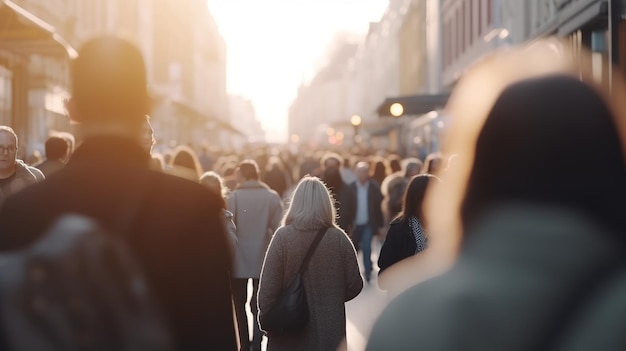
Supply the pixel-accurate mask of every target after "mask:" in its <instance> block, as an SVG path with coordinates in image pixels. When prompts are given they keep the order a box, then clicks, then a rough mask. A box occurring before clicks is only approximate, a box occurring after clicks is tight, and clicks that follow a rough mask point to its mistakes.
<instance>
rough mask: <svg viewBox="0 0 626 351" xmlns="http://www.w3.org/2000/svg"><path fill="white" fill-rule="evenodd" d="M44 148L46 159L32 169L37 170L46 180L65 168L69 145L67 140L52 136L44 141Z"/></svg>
mask: <svg viewBox="0 0 626 351" xmlns="http://www.w3.org/2000/svg"><path fill="white" fill-rule="evenodd" d="M45 148H46V159H45V160H44V161H43V162H41V163H39V164H37V165H34V167H35V168H38V169H39V170H40V171H41V172H42V173H43V174H44V176H45V177H46V178H47V177H49V176H50V175H51V174H52V173H55V172H56V171H58V170H60V169H61V168H63V167H64V166H65V160H67V159H68V155H69V154H70V144H69V143H68V142H67V140H65V139H63V138H61V137H58V136H54V135H53V136H51V137H49V138H48V140H46V144H45Z"/></svg>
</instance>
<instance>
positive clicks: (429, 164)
mask: <svg viewBox="0 0 626 351" xmlns="http://www.w3.org/2000/svg"><path fill="white" fill-rule="evenodd" d="M442 161H443V160H442V157H441V154H440V153H438V152H434V153H432V154H429V155H428V156H426V160H425V161H424V164H425V170H424V172H426V173H430V174H437V173H438V172H439V169H440V168H441V163H442Z"/></svg>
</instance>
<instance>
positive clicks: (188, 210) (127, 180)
mask: <svg viewBox="0 0 626 351" xmlns="http://www.w3.org/2000/svg"><path fill="white" fill-rule="evenodd" d="M148 162H149V156H148V154H147V153H146V152H145V151H143V149H142V148H141V147H140V146H139V145H138V144H136V143H135V142H133V141H131V140H129V139H125V138H119V137H97V138H91V139H87V140H85V142H84V143H83V144H82V145H81V146H80V147H79V148H78V149H77V150H76V152H75V154H74V155H73V157H72V159H71V160H70V161H69V163H68V164H67V166H66V167H65V168H63V169H62V170H60V171H58V172H57V173H55V174H53V175H52V176H50V177H49V178H48V179H46V180H45V181H43V182H40V183H37V184H35V185H33V186H31V187H28V188H26V189H25V190H23V191H22V192H20V193H18V194H16V195H14V196H12V197H10V198H9V199H8V200H7V201H6V203H5V204H4V206H3V207H2V209H1V211H0V251H7V250H16V249H20V248H25V247H27V246H28V245H29V244H32V243H33V242H34V241H35V240H37V239H38V238H39V237H40V236H41V234H42V233H43V232H45V230H46V229H47V228H48V227H49V226H50V225H51V224H52V223H53V221H54V220H55V219H57V218H58V217H59V216H61V215H63V214H66V213H78V214H83V215H87V216H90V217H92V218H94V219H96V220H97V221H99V222H100V224H101V225H102V226H103V227H104V228H105V229H108V230H110V231H112V232H113V233H120V232H124V231H125V230H124V228H119V226H121V225H122V224H121V223H124V222H125V220H124V219H123V217H124V216H128V215H129V214H130V215H131V218H132V220H131V221H130V222H129V226H131V227H133V229H132V233H129V235H128V236H127V243H128V244H129V247H130V249H131V250H132V252H133V253H134V256H135V258H136V259H137V261H138V263H139V264H140V266H141V268H142V269H143V271H144V273H145V275H146V278H147V279H148V283H149V285H150V287H151V288H152V290H153V291H154V294H155V295H156V297H157V301H158V302H160V305H161V308H162V309H163V312H164V314H165V317H166V319H167V322H168V324H169V326H170V327H171V328H172V331H173V336H174V339H175V342H176V343H177V345H178V348H179V349H180V350H235V349H236V341H235V331H234V324H233V311H232V304H231V295H230V287H229V270H230V262H231V259H230V250H229V246H228V243H227V237H226V234H225V230H224V225H223V218H222V208H223V200H222V199H221V198H219V196H218V195H216V194H213V193H212V192H211V191H210V190H208V189H206V188H204V187H202V186H201V185H200V184H195V183H193V182H190V181H187V180H184V179H180V178H177V177H174V176H170V175H166V174H163V173H159V172H155V171H151V170H150V169H149V166H148ZM139 198H141V200H140V201H138V200H137V199H139ZM133 212H134V213H133ZM120 217H122V218H120Z"/></svg>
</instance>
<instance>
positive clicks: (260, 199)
mask: <svg viewBox="0 0 626 351" xmlns="http://www.w3.org/2000/svg"><path fill="white" fill-rule="evenodd" d="M227 203H228V210H229V211H230V212H232V213H233V215H234V217H233V221H234V222H235V226H236V228H237V247H236V248H235V262H234V266H233V278H256V279H258V278H259V276H260V274H261V267H262V266H263V258H264V257H265V251H266V250H267V245H269V242H270V239H271V237H272V234H273V233H274V231H275V230H276V228H278V226H279V225H280V220H281V218H282V216H283V207H282V203H281V201H280V197H279V196H278V194H277V193H276V192H275V191H274V190H272V189H270V188H269V187H267V185H265V184H264V183H262V182H259V181H254V180H249V181H245V182H243V183H241V184H240V185H239V186H238V187H237V189H236V190H235V191H233V192H232V193H230V195H229V196H228V200H227Z"/></svg>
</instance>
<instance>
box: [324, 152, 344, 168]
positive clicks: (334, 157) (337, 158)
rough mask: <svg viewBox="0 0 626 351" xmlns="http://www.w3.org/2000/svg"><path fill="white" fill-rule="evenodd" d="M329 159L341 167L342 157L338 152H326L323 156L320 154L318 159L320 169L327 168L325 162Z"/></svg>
mask: <svg viewBox="0 0 626 351" xmlns="http://www.w3.org/2000/svg"><path fill="white" fill-rule="evenodd" d="M330 160H334V161H336V162H337V165H338V167H339V168H341V166H342V165H343V163H344V160H343V157H341V156H340V155H339V154H338V153H335V152H327V153H325V154H324V156H322V159H321V161H320V166H321V167H322V169H326V168H328V166H327V165H326V163H328V161H330Z"/></svg>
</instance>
